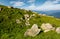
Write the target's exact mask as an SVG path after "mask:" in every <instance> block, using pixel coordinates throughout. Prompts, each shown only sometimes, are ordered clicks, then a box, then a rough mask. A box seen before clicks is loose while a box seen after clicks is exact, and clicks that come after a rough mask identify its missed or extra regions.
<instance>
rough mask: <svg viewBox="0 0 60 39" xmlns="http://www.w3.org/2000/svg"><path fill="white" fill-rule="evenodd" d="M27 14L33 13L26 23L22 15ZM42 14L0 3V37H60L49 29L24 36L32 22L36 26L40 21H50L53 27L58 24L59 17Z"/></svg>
mask: <svg viewBox="0 0 60 39" xmlns="http://www.w3.org/2000/svg"><path fill="white" fill-rule="evenodd" d="M25 14H28V15H29V16H31V15H33V14H34V15H33V16H32V17H31V18H30V20H29V23H30V25H28V26H27V25H26V24H25V22H26V20H25V17H24V15H25ZM57 19H58V18H54V17H49V16H42V15H40V14H37V13H36V12H32V11H30V10H28V11H27V10H24V9H18V8H13V7H8V6H3V5H0V38H1V39H60V34H57V33H56V32H55V31H49V32H47V33H43V32H42V33H40V34H38V35H37V36H35V37H29V36H28V37H24V33H25V31H26V30H27V29H28V28H31V26H32V25H33V24H37V25H38V27H40V26H41V24H42V23H50V24H52V25H53V26H54V27H59V26H60V19H59V20H57Z"/></svg>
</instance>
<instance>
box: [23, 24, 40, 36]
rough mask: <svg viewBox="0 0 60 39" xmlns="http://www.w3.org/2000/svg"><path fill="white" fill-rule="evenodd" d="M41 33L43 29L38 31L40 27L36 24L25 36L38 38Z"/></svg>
mask: <svg viewBox="0 0 60 39" xmlns="http://www.w3.org/2000/svg"><path fill="white" fill-rule="evenodd" d="M40 31H41V29H38V26H37V25H36V24H34V25H33V26H32V27H31V29H27V31H26V32H25V33H24V36H32V37H34V36H36V35H37V34H39V32H40Z"/></svg>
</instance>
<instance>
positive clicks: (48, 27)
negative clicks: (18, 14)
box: [41, 23, 55, 32]
mask: <svg viewBox="0 0 60 39" xmlns="http://www.w3.org/2000/svg"><path fill="white" fill-rule="evenodd" d="M41 28H42V30H44V32H48V31H50V30H54V29H55V28H54V27H53V26H52V25H51V24H50V23H43V24H42V25H41Z"/></svg>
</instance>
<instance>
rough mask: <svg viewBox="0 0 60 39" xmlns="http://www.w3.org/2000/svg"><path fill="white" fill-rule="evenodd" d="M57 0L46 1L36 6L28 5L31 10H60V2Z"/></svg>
mask: <svg viewBox="0 0 60 39" xmlns="http://www.w3.org/2000/svg"><path fill="white" fill-rule="evenodd" d="M56 3H58V2H57V1H56V0H55V1H53V2H52V1H46V2H45V3H44V4H43V5H41V6H35V5H34V4H32V5H30V6H28V8H25V9H29V10H39V11H49V10H60V4H56Z"/></svg>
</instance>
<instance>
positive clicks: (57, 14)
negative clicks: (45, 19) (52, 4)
mask: <svg viewBox="0 0 60 39" xmlns="http://www.w3.org/2000/svg"><path fill="white" fill-rule="evenodd" d="M35 12H38V13H40V14H47V15H50V16H54V17H57V18H60V10H52V11H35Z"/></svg>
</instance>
